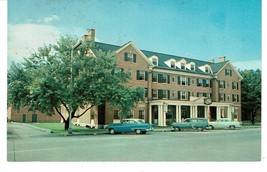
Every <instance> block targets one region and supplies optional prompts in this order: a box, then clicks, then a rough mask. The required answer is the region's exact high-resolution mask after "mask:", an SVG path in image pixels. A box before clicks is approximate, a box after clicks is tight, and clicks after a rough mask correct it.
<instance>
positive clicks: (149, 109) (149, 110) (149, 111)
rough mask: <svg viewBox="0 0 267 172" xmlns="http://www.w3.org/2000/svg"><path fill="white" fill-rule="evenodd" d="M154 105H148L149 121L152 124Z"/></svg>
mask: <svg viewBox="0 0 267 172" xmlns="http://www.w3.org/2000/svg"><path fill="white" fill-rule="evenodd" d="M151 107H152V106H151V105H149V107H148V116H149V117H148V120H149V123H150V124H152V111H151V109H152V108H151Z"/></svg>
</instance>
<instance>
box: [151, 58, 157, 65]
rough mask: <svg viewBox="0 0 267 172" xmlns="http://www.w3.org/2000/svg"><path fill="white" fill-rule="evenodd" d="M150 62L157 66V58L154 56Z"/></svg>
mask: <svg viewBox="0 0 267 172" xmlns="http://www.w3.org/2000/svg"><path fill="white" fill-rule="evenodd" d="M152 63H153V65H155V66H158V59H157V58H155V57H154V58H152Z"/></svg>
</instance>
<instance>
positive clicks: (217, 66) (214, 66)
mask: <svg viewBox="0 0 267 172" xmlns="http://www.w3.org/2000/svg"><path fill="white" fill-rule="evenodd" d="M95 44H96V45H97V46H98V47H99V49H102V50H103V51H115V52H119V51H121V50H123V49H124V48H125V47H127V46H128V45H132V46H133V47H134V48H135V49H136V50H137V52H139V53H140V54H141V56H142V57H144V58H146V59H145V60H146V61H147V62H149V64H152V63H151V62H150V61H149V58H150V57H151V56H153V55H155V56H157V57H158V66H154V68H157V69H165V70H173V71H179V72H187V73H195V74H201V75H214V74H215V75H216V74H218V73H219V72H220V71H221V70H222V68H223V67H224V66H225V65H226V64H227V63H229V61H228V60H227V61H224V62H218V63H213V62H209V61H203V60H197V59H192V58H187V57H181V56H175V55H170V54H164V53H158V52H153V51H147V50H139V49H138V48H137V47H136V46H135V44H134V43H133V42H131V41H129V42H127V43H126V44H124V45H122V46H118V45H112V44H107V43H101V42H95ZM170 59H175V60H176V61H180V60H182V59H184V60H186V62H187V64H188V63H191V62H194V63H195V71H192V70H189V69H185V70H184V69H179V68H177V67H176V68H170V67H169V66H167V65H166V64H165V63H164V62H165V61H168V60H170ZM204 65H209V66H210V67H211V70H212V72H213V74H211V73H205V72H204V71H202V70H200V69H199V68H198V67H200V66H204ZM239 76H241V75H240V74H239ZM241 78H242V77H241Z"/></svg>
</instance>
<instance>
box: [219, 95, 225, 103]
mask: <svg viewBox="0 0 267 172" xmlns="http://www.w3.org/2000/svg"><path fill="white" fill-rule="evenodd" d="M219 101H225V94H224V93H220V94H219Z"/></svg>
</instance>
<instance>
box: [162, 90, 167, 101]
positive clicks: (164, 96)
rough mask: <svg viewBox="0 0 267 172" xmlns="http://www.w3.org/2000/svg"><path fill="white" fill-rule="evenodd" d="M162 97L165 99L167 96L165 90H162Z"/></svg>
mask: <svg viewBox="0 0 267 172" xmlns="http://www.w3.org/2000/svg"><path fill="white" fill-rule="evenodd" d="M162 98H163V99H167V98H168V96H167V90H162Z"/></svg>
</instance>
